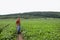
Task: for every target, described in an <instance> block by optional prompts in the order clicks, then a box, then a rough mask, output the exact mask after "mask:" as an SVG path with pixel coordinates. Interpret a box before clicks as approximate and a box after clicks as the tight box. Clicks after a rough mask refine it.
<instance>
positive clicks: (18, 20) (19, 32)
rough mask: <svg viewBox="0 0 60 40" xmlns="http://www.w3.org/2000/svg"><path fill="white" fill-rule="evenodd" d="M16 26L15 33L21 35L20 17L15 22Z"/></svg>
mask: <svg viewBox="0 0 60 40" xmlns="http://www.w3.org/2000/svg"><path fill="white" fill-rule="evenodd" d="M16 25H17V33H18V34H21V28H20V17H18V18H17V20H16Z"/></svg>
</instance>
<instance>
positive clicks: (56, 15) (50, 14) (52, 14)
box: [0, 12, 60, 19]
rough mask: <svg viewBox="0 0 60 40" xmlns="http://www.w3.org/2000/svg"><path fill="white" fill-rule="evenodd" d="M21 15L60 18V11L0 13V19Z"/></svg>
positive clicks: (25, 17)
mask: <svg viewBox="0 0 60 40" xmlns="http://www.w3.org/2000/svg"><path fill="white" fill-rule="evenodd" d="M18 15H20V17H21V18H24V19H29V18H60V12H26V13H16V14H9V15H0V19H7V18H8V19H10V18H17V17H18Z"/></svg>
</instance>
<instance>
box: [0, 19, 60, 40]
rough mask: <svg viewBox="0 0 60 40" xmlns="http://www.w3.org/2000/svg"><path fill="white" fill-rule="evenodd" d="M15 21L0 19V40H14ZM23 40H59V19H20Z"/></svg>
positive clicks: (15, 34)
mask: <svg viewBox="0 0 60 40" xmlns="http://www.w3.org/2000/svg"><path fill="white" fill-rule="evenodd" d="M15 21H16V19H0V29H1V30H0V40H16V36H17V33H16V24H15ZM21 31H22V34H23V36H24V40H60V19H59V18H47V19H45V18H38V19H35V18H34V19H21Z"/></svg>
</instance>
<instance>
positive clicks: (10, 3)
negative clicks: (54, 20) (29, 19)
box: [0, 0, 60, 15]
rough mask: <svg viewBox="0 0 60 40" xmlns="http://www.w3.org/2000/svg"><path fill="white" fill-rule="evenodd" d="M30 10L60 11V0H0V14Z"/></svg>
mask: <svg viewBox="0 0 60 40" xmlns="http://www.w3.org/2000/svg"><path fill="white" fill-rule="evenodd" d="M31 11H60V0H0V15H3V14H11V13H22V12H31Z"/></svg>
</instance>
